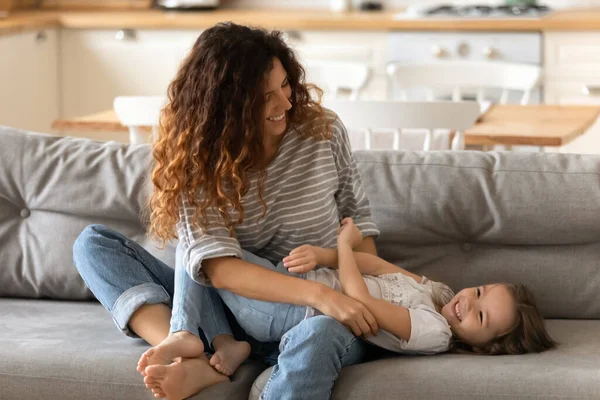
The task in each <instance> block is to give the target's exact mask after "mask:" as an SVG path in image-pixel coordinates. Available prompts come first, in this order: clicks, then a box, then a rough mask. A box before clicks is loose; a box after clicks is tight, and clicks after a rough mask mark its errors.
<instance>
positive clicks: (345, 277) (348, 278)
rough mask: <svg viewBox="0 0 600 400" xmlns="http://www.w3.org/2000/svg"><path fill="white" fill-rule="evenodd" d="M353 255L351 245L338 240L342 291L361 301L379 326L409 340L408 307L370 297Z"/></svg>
mask: <svg viewBox="0 0 600 400" xmlns="http://www.w3.org/2000/svg"><path fill="white" fill-rule="evenodd" d="M354 256H355V254H354V253H353V252H352V247H351V246H350V245H349V244H348V243H347V242H343V241H339V242H338V257H339V276H340V283H341V286H342V291H343V292H344V293H345V294H347V295H348V296H350V297H352V298H354V299H356V300H358V301H360V302H361V303H363V304H364V305H365V306H366V307H367V309H368V310H369V311H370V312H371V313H372V314H373V315H374V316H375V319H376V320H377V324H378V325H379V327H380V328H382V329H385V330H386V331H388V332H390V333H391V334H393V335H395V336H397V337H399V338H401V339H404V340H409V339H410V332H411V322H410V314H409V312H408V309H407V308H405V307H402V306H397V305H395V304H391V303H388V302H387V301H385V300H380V299H375V298H374V297H372V296H371V294H370V293H369V290H368V288H367V285H366V283H365V281H364V279H363V277H362V274H361V273H360V271H359V270H358V267H357V265H356V261H355V258H354Z"/></svg>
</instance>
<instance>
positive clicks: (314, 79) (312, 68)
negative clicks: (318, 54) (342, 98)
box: [305, 60, 371, 100]
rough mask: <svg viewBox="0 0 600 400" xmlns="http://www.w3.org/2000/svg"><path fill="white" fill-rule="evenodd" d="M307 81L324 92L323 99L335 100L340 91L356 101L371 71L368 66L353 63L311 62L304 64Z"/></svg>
mask: <svg viewBox="0 0 600 400" xmlns="http://www.w3.org/2000/svg"><path fill="white" fill-rule="evenodd" d="M305 66H306V74H307V81H308V82H310V83H314V84H316V85H317V86H319V87H321V88H322V89H323V90H324V91H325V98H337V97H338V96H339V94H340V92H341V91H342V90H349V91H350V97H349V98H350V100H356V99H358V97H359V96H360V93H361V91H362V90H363V88H364V87H365V86H366V84H367V82H368V80H369V77H370V74H371V71H370V68H369V66H368V65H366V64H361V63H354V62H341V61H319V60H312V61H308V62H306V64H305Z"/></svg>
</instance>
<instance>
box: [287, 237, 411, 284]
mask: <svg viewBox="0 0 600 400" xmlns="http://www.w3.org/2000/svg"><path fill="white" fill-rule="evenodd" d="M311 247H312V251H313V252H314V254H315V259H316V264H318V265H321V266H324V267H328V268H332V269H336V268H338V255H337V254H338V252H337V251H336V249H324V248H321V247H314V246H311ZM354 260H355V261H356V265H357V266H358V270H359V271H360V273H361V274H363V275H372V276H379V275H383V274H392V273H401V274H404V275H406V276H409V277H411V278H413V279H414V280H415V281H417V282H419V283H420V282H421V279H422V277H421V276H420V275H417V274H413V273H412V272H409V271H407V270H405V269H404V268H400V267H398V266H397V265H394V264H392V263H390V262H387V261H385V260H384V259H382V258H380V257H378V256H377V255H374V254H368V253H363V252H360V251H357V250H356V248H355V249H354ZM290 271H292V272H295V271H294V270H292V269H290ZM302 272H305V271H302Z"/></svg>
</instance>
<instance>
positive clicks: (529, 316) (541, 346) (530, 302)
mask: <svg viewBox="0 0 600 400" xmlns="http://www.w3.org/2000/svg"><path fill="white" fill-rule="evenodd" d="M506 287H507V288H508V291H509V292H510V294H511V295H512V297H513V299H514V300H515V307H516V312H517V321H516V323H515V325H514V326H513V327H512V329H510V330H509V331H508V332H507V333H505V334H504V335H501V336H498V337H496V338H495V339H494V340H492V342H490V343H488V344H487V345H486V346H483V347H478V348H473V347H471V346H469V345H468V344H466V343H464V342H461V341H459V340H457V339H454V341H453V343H452V345H451V347H450V351H451V352H455V353H471V354H481V355H501V354H526V353H541V352H542V351H545V350H549V349H552V348H554V347H556V346H557V344H558V343H557V342H555V341H554V340H552V338H551V337H550V335H549V334H548V331H547V330H546V325H545V324H544V318H543V317H542V314H541V313H540V311H539V310H538V308H537V304H536V301H535V296H534V295H533V292H531V290H529V288H528V287H527V286H525V285H520V284H506Z"/></svg>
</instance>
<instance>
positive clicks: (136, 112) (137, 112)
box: [113, 96, 167, 144]
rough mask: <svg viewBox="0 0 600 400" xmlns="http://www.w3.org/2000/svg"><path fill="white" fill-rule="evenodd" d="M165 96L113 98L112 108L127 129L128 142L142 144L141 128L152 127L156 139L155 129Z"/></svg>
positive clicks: (164, 102) (165, 99)
mask: <svg viewBox="0 0 600 400" xmlns="http://www.w3.org/2000/svg"><path fill="white" fill-rule="evenodd" d="M166 101H167V98H166V97H165V96H119V97H115V100H114V102H113V107H114V109H115V112H116V114H117V117H118V118H119V121H120V122H121V124H123V125H125V126H127V127H128V128H129V141H130V142H131V143H134V144H140V143H144V142H145V140H144V135H143V131H142V129H141V128H142V127H148V126H151V127H152V135H153V137H154V138H156V128H157V126H158V120H159V117H160V111H161V110H162V108H163V107H164V106H165V104H166Z"/></svg>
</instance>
